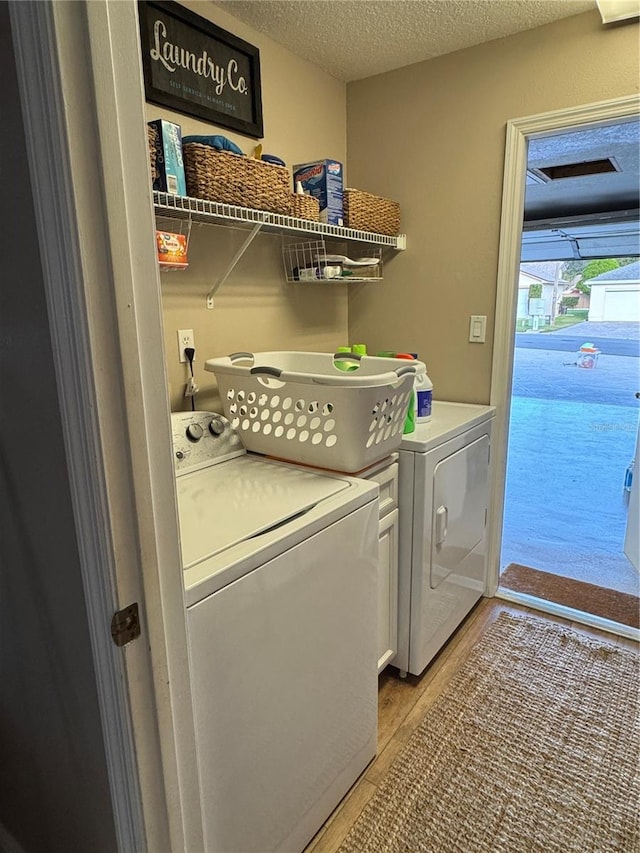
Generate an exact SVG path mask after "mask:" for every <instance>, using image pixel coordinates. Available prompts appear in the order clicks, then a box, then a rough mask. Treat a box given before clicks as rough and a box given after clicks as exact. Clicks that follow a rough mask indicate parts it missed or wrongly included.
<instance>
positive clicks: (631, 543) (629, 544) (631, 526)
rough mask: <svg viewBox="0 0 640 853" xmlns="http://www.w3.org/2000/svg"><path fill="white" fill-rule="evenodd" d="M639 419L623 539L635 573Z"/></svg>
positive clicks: (639, 554) (638, 563)
mask: <svg viewBox="0 0 640 853" xmlns="http://www.w3.org/2000/svg"><path fill="white" fill-rule="evenodd" d="M636 397H637V398H638V399H640V391H636ZM638 451H640V419H639V420H638V432H637V434H636V452H635V457H634V458H635V471H634V472H633V477H632V480H631V493H630V495H629V509H628V513H627V529H626V531H625V537H624V553H625V554H626V555H627V557H628V558H629V560H630V561H631V562H632V563H633V566H634V568H635V569H636V571H638V572H640V544H639V541H638V523H639V521H638V519H639V517H640V470H638V468H639V467H640V459H638Z"/></svg>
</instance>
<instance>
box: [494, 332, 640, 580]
mask: <svg viewBox="0 0 640 853" xmlns="http://www.w3.org/2000/svg"><path fill="white" fill-rule="evenodd" d="M580 325H585V324H580ZM587 325H589V326H591V327H593V325H595V324H587ZM602 325H605V324H602ZM607 325H611V324H607ZM620 325H622V326H623V327H625V326H629V325H634V326H635V325H636V324H620ZM603 331H605V330H603ZM606 331H607V332H608V333H609V334H615V331H616V330H611V329H608V330H606ZM622 331H623V332H625V333H628V330H625V329H624V328H623V329H622ZM555 335H557V333H540V334H537V335H517V336H516V350H515V361H514V375H513V395H512V406H511V426H510V433H509V459H508V467H507V490H506V502H505V519H504V531H503V549H502V565H503V566H506V565H507V564H508V563H510V562H518V563H523V564H525V565H531V566H533V567H534V568H539V569H542V570H544V571H551V572H554V573H556V574H561V575H564V576H565V577H574V578H577V579H579V580H585V581H588V582H590V583H596V584H599V585H602V586H608V587H609V588H612V589H619V590H621V591H624V592H634V593H638V588H639V578H638V573H637V572H636V571H635V569H634V568H633V567H632V565H631V563H630V562H629V561H628V560H627V558H626V557H625V555H624V553H623V542H624V531H625V526H626V515H627V505H626V502H625V493H624V490H623V481H624V476H625V472H626V469H627V466H628V464H629V463H630V461H631V460H632V458H633V455H634V451H635V442H636V431H637V426H638V417H639V414H640V402H639V401H638V400H637V399H636V398H635V396H634V395H635V392H636V391H638V390H640V357H639V356H638V355H635V356H634V355H615V354H612V352H611V347H610V346H609V343H610V342H612V341H618V342H620V341H624V340H625V339H624V338H621V337H617V338H616V337H614V336H612V337H608V338H606V337H602V335H600V336H599V339H600V340H601V341H603V342H605V345H604V346H602V347H599V348H600V349H602V354H601V355H600V356H599V358H598V362H597V366H596V367H595V368H594V369H585V368H581V367H578V366H577V362H576V359H573V358H571V357H570V352H569V351H567V350H563V349H556V346H557V343H556V341H554V337H555ZM534 337H535V338H536V339H541V340H543V341H545V342H548V344H547V346H546V347H544V348H534V347H530V346H528V345H525V346H521V345H520V339H522V338H527V339H529V338H534ZM582 337H583V336H582V335H579V334H576V335H575V336H573V341H574V345H575V343H576V342H577V343H578V347H579V345H580V344H581V343H583V342H585V341H587V340H588V341H594V338H595V337H596V336H595V335H589V336H588V337H586V338H584V340H580V339H581V338H582ZM627 340H629V339H627ZM631 342H632V343H633V341H631ZM578 347H575V349H574V352H576V351H577V349H578ZM638 467H639V468H640V464H639V466H638ZM637 476H640V473H638V474H637Z"/></svg>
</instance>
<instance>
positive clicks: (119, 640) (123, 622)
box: [111, 601, 140, 646]
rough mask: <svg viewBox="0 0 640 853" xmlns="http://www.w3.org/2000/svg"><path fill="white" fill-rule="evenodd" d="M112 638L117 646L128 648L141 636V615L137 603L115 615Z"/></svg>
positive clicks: (112, 621) (112, 623) (112, 624)
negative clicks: (127, 646) (128, 645)
mask: <svg viewBox="0 0 640 853" xmlns="http://www.w3.org/2000/svg"><path fill="white" fill-rule="evenodd" d="M111 636H112V637H113V642H114V643H115V644H116V646H126V644H127V643H130V642H131V641H132V640H136V639H137V638H138V637H139V636H140V614H139V612H138V602H137V601H134V603H133V604H130V605H129V606H128V607H125V608H123V609H122V610H118V611H116V613H114V614H113V619H112V620H111Z"/></svg>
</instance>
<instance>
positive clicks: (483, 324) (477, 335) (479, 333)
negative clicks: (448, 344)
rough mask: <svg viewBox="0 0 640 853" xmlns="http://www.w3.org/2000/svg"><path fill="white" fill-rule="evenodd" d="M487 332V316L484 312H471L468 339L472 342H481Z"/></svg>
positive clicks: (483, 340)
mask: <svg viewBox="0 0 640 853" xmlns="http://www.w3.org/2000/svg"><path fill="white" fill-rule="evenodd" d="M486 334H487V318H486V316H485V315H484V314H472V315H471V319H470V322H469V340H470V341H471V343H472V344H483V343H484V342H485V337H486Z"/></svg>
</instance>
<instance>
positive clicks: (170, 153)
mask: <svg viewBox="0 0 640 853" xmlns="http://www.w3.org/2000/svg"><path fill="white" fill-rule="evenodd" d="M149 126H150V127H155V129H156V131H157V136H156V171H157V177H156V179H155V181H154V182H153V188H154V190H158V191H159V192H162V193H171V194H172V195H186V194H187V182H186V178H185V175H184V162H183V160H182V130H181V128H180V125H179V124H174V123H173V122H171V121H164V119H156V121H150V122H149Z"/></svg>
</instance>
